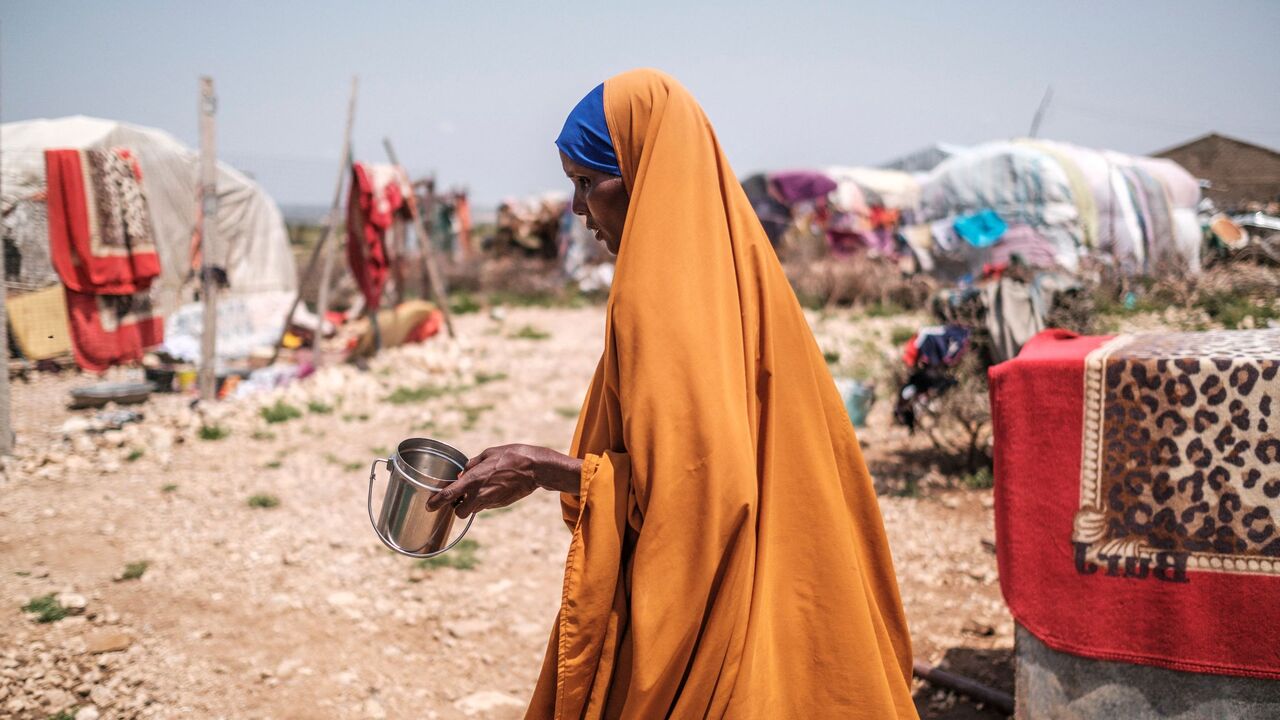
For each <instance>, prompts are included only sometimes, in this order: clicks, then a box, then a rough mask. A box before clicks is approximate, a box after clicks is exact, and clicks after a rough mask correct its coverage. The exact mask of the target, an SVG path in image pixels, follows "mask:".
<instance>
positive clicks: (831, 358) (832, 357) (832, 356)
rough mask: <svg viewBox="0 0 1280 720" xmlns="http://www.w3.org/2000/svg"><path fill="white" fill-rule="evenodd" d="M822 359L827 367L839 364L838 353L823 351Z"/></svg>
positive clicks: (836, 351)
mask: <svg viewBox="0 0 1280 720" xmlns="http://www.w3.org/2000/svg"><path fill="white" fill-rule="evenodd" d="M822 359H823V360H826V361H827V364H828V365H835V364H836V363H838V362H840V351H838V350H823V351H822Z"/></svg>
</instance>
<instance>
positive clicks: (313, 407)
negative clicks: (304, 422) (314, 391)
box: [307, 400, 333, 415]
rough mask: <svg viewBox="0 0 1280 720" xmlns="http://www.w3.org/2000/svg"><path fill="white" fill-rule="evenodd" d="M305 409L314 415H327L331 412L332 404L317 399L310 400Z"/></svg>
mask: <svg viewBox="0 0 1280 720" xmlns="http://www.w3.org/2000/svg"><path fill="white" fill-rule="evenodd" d="M307 410H309V411H310V412H311V413H313V414H315V415H328V414H330V413H332V412H333V406H332V405H329V404H327V403H322V402H320V401H319V400H312V401H311V402H308V403H307Z"/></svg>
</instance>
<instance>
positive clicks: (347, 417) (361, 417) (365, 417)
mask: <svg viewBox="0 0 1280 720" xmlns="http://www.w3.org/2000/svg"><path fill="white" fill-rule="evenodd" d="M368 419H369V416H368V415H366V414H364V413H360V414H358V415H353V414H351V413H347V414H346V415H343V416H342V422H357V421H358V422H364V421H366V420H368Z"/></svg>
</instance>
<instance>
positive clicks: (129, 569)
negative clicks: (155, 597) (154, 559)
mask: <svg viewBox="0 0 1280 720" xmlns="http://www.w3.org/2000/svg"><path fill="white" fill-rule="evenodd" d="M148 565H150V563H148V562H147V561H146V560H139V561H137V562H131V563H129V564H128V565H125V566H124V572H122V573H120V579H121V580H137V579H138V578H140V577H142V575H143V573H145V572H146V571H147V566H148Z"/></svg>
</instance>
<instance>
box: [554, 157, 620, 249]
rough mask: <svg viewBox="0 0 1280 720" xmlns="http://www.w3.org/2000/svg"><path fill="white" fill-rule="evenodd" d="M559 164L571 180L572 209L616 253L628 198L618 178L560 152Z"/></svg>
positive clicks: (598, 238)
mask: <svg viewBox="0 0 1280 720" xmlns="http://www.w3.org/2000/svg"><path fill="white" fill-rule="evenodd" d="M560 164H561V165H563V166H564V174H565V175H567V176H569V180H570V181H572V182H573V204H572V205H571V206H570V207H571V208H572V209H573V213H574V214H575V215H581V216H582V217H584V218H586V220H587V228H588V229H589V230H591V231H592V232H594V233H595V235H596V239H597V240H599V241H600V242H602V243H604V245H605V247H607V248H609V252H611V253H613V254H614V255H617V254H618V248H619V247H620V246H621V245H622V226H623V224H624V223H626V220H627V204H628V203H630V202H631V198H630V197H629V196H628V195H627V187H626V185H624V184H623V182H622V178H620V177H618V176H617V175H610V174H609V173H604V172H600V171H599V170H593V169H591V168H589V167H585V166H583V165H579V164H578V163H576V162H574V161H573V160H570V159H569V156H568V155H565V154H564V153H563V152H562V153H560Z"/></svg>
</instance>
